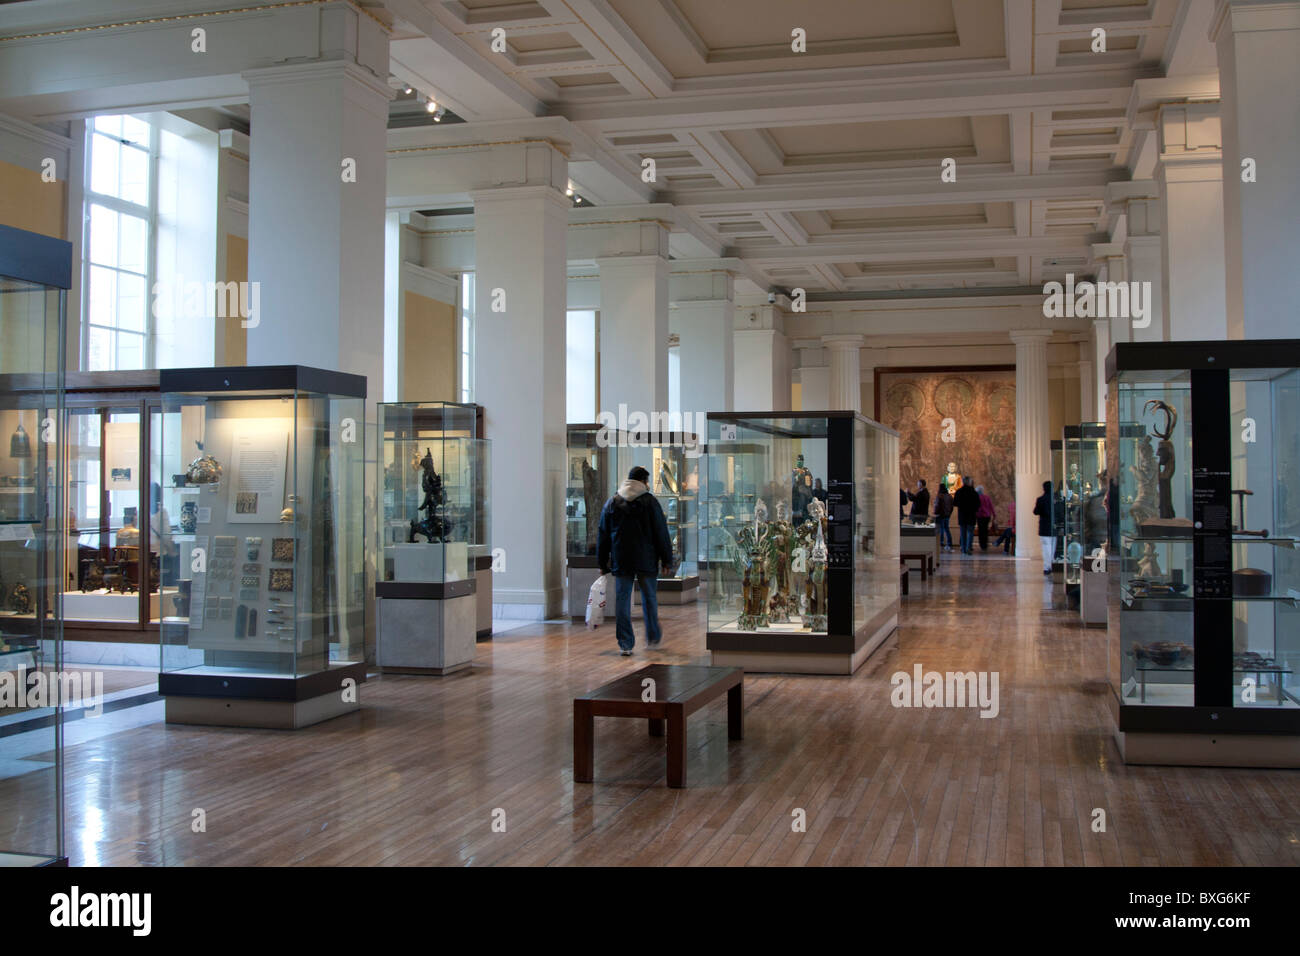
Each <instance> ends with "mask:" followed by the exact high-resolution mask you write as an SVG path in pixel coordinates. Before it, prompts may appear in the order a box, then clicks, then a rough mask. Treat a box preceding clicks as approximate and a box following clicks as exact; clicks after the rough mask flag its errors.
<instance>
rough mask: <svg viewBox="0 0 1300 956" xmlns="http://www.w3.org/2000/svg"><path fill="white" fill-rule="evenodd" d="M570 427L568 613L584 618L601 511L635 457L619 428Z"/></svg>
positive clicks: (595, 566) (566, 528)
mask: <svg viewBox="0 0 1300 956" xmlns="http://www.w3.org/2000/svg"><path fill="white" fill-rule="evenodd" d="M566 431H567V439H566V460H567V469H566V474H567V476H568V478H567V482H566V485H565V495H564V542H565V543H564V550H565V559H566V564H567V566H568V585H567V587H566V588H565V594H566V596H567V600H568V605H569V616H570V617H571V618H573V619H574V620H581V619H582V618H583V617H584V616H585V615H586V612H587V592H588V591H590V590H591V586H592V585H593V584H594V583H595V582H596V578H598V577H599V576H600V568H599V567H598V564H599V561H598V558H597V553H596V542H597V536H598V532H599V529H600V511H601V509H602V508H603V507H604V506H605V502H606V501H608V500H609V499H610V497H611V496H612V495H613V494H614V492H615V491H617V490H618V485H619V482H620V481H622V480H623V479H624V478H626V477H627V473H628V471H630V470H631V468H632V458H631V455H630V451H631V449H630V448H629V446H628V436H627V434H626V433H624V432H621V431H619V430H617V429H612V428H606V427H605V426H604V425H599V424H580V425H575V424H570V425H569V426H568V427H567V430H566ZM646 467H647V468H648V467H649V466H648V465H647V466H646Z"/></svg>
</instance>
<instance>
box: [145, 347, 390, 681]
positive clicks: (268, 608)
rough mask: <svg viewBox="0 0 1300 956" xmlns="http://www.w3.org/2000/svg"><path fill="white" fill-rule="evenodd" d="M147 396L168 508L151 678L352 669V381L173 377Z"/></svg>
mask: <svg viewBox="0 0 1300 956" xmlns="http://www.w3.org/2000/svg"><path fill="white" fill-rule="evenodd" d="M161 387H162V435H161V439H160V442H161V448H162V459H163V463H164V469H163V470H164V474H166V475H169V476H171V480H172V483H173V488H174V490H175V491H176V492H177V494H178V496H179V497H180V499H181V504H180V512H181V514H180V518H179V522H178V529H177V531H176V533H175V534H173V536H172V537H173V539H174V542H175V544H176V551H177V560H176V562H175V566H174V567H171V566H168V567H165V568H164V572H163V576H162V587H163V592H164V601H170V602H171V607H172V608H173V609H174V610H175V613H174V614H168V615H167V616H165V618H164V620H163V624H162V628H161V636H162V640H161V645H162V647H161V657H162V664H161V666H162V671H163V672H164V674H166V675H185V676H186V677H187V678H204V679H206V678H211V677H213V676H219V677H226V676H232V677H241V676H255V677H281V678H295V677H302V676H305V675H311V674H316V673H321V672H324V671H327V670H329V669H331V668H332V667H334V666H336V665H339V666H341V665H346V664H349V663H355V662H358V661H361V660H363V659H364V653H365V649H364V622H365V587H364V575H365V563H364V561H365V559H364V548H365V535H364V511H365V509H364V508H363V507H361V502H362V501H364V486H363V474H364V448H365V417H364V415H365V407H364V406H365V402H364V395H365V380H364V379H362V378H360V377H358V376H354V375H344V374H341V373H336V372H322V371H319V370H316V369H307V368H301V367H298V366H283V367H272V368H253V367H250V368H241V369H180V370H164V371H163V372H162V373H161ZM168 686H169V687H176V686H180V685H179V684H178V683H177V682H176V681H169V683H168Z"/></svg>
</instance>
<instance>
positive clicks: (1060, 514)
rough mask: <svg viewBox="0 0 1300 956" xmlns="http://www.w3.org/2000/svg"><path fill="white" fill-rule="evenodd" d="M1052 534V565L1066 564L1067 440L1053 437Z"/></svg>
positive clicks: (1060, 565)
mask: <svg viewBox="0 0 1300 956" xmlns="http://www.w3.org/2000/svg"><path fill="white" fill-rule="evenodd" d="M1051 451H1052V505H1053V507H1052V535H1053V536H1054V537H1055V538H1056V550H1055V551H1054V552H1053V558H1052V566H1053V567H1054V568H1057V567H1064V565H1065V507H1064V502H1063V501H1062V499H1061V493H1062V490H1063V488H1064V486H1065V442H1064V440H1063V439H1059V438H1054V439H1052V447H1051Z"/></svg>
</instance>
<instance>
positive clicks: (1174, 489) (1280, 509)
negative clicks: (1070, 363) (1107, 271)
mask: <svg viewBox="0 0 1300 956" xmlns="http://www.w3.org/2000/svg"><path fill="white" fill-rule="evenodd" d="M1107 380H1108V382H1109V383H1110V389H1111V391H1112V399H1113V401H1114V405H1115V409H1116V412H1117V414H1116V416H1115V421H1116V422H1117V423H1120V422H1122V423H1126V424H1125V425H1124V426H1121V425H1119V424H1112V426H1111V439H1112V440H1113V441H1116V442H1117V445H1118V468H1119V476H1118V488H1117V494H1116V501H1117V510H1118V515H1117V516H1116V523H1117V525H1118V528H1117V531H1118V543H1117V555H1116V558H1117V560H1115V561H1114V562H1112V564H1114V566H1115V571H1114V574H1115V576H1116V578H1117V582H1116V587H1115V589H1114V593H1115V595H1116V599H1115V600H1114V601H1113V602H1112V625H1111V630H1110V634H1109V637H1110V640H1109V665H1108V666H1109V672H1110V678H1111V685H1112V688H1113V690H1114V695H1115V700H1116V702H1117V729H1118V736H1119V740H1120V743H1121V747H1122V748H1124V749H1125V757H1126V759H1129V760H1133V761H1135V762H1152V763H1184V762H1191V763H1202V762H1204V763H1214V764H1223V763H1226V764H1231V765H1236V764H1241V765H1244V764H1253V765H1278V766H1283V765H1285V766H1294V765H1296V764H1297V763H1300V760H1298V759H1297V756H1296V754H1297V750H1300V748H1298V747H1297V741H1296V740H1295V736H1294V735H1296V734H1297V733H1300V699H1298V696H1297V695H1298V694H1300V678H1297V676H1296V668H1297V666H1300V550H1298V543H1300V496H1298V495H1297V494H1296V493H1295V487H1296V483H1297V482H1300V341H1296V340H1272V341H1262V340H1261V341H1239V342H1173V343H1150V344H1148V343H1124V344H1120V345H1117V346H1115V348H1114V349H1112V351H1111V354H1110V357H1109V359H1108V360H1107ZM1135 427H1136V428H1140V429H1141V437H1135V436H1132V431H1133V429H1134V428H1135ZM1121 428H1124V429H1126V430H1128V431H1129V432H1130V436H1129V437H1126V438H1121V433H1120V431H1121Z"/></svg>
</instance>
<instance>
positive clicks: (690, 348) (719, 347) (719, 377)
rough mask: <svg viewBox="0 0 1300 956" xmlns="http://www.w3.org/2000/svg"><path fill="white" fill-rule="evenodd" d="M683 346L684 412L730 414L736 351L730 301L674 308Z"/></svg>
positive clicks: (699, 301) (681, 304) (700, 301)
mask: <svg viewBox="0 0 1300 956" xmlns="http://www.w3.org/2000/svg"><path fill="white" fill-rule="evenodd" d="M673 308H674V310H675V311H676V315H677V323H676V325H677V335H678V338H679V340H680V342H681V345H680V351H679V353H678V354H679V355H680V356H681V360H680V361H681V364H680V366H679V373H680V375H681V403H682V411H683V412H688V411H689V412H727V411H731V402H732V399H733V397H734V389H735V379H734V378H733V375H734V368H735V347H734V334H735V332H734V329H733V326H732V323H733V313H734V312H735V308H736V307H735V303H734V302H732V300H731V299H697V300H693V301H690V302H678V303H676V304H675V305H674V306H673Z"/></svg>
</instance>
